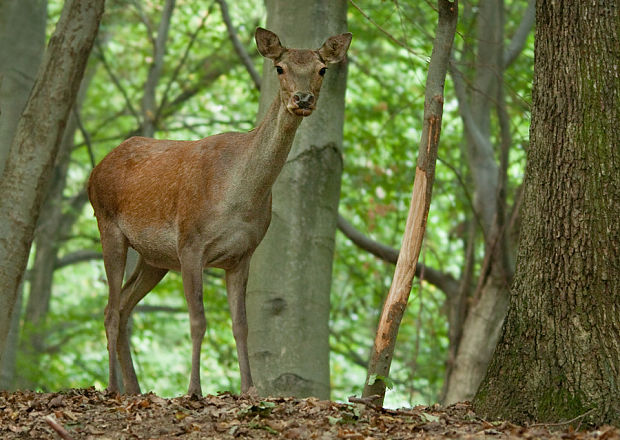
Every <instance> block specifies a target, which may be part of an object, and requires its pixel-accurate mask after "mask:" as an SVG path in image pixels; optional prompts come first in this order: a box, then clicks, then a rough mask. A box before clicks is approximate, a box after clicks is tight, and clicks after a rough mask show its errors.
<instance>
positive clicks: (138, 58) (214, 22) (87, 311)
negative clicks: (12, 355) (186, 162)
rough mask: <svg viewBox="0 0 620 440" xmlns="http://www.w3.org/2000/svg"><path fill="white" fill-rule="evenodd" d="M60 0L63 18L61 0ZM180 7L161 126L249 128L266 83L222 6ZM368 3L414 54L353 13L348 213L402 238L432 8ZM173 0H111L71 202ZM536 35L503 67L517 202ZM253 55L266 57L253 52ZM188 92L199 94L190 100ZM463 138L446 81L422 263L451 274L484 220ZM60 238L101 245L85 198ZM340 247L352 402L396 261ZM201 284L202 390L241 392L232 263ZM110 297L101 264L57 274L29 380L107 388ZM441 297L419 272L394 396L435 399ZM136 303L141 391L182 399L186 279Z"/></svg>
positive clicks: (136, 107) (53, 386)
mask: <svg viewBox="0 0 620 440" xmlns="http://www.w3.org/2000/svg"><path fill="white" fill-rule="evenodd" d="M49 3H50V12H51V15H50V17H51V20H53V19H54V17H55V16H57V14H58V13H59V10H60V5H61V3H62V2H60V1H59V0H50V2H49ZM176 3H177V6H176V8H175V11H174V14H173V18H172V24H171V31H170V38H169V42H168V46H167V53H166V58H165V63H164V70H163V77H162V79H161V81H160V83H159V85H158V87H157V97H158V100H159V102H161V100H162V99H164V97H165V100H166V102H167V103H168V105H167V106H164V107H163V108H162V111H161V115H160V120H159V122H158V130H157V132H156V137H159V138H178V139H195V138H199V137H204V136H207V135H210V134H214V133H218V132H222V131H229V130H249V129H251V128H252V127H253V125H254V118H255V115H256V111H257V108H258V97H259V93H258V91H257V90H255V89H254V87H253V85H252V84H251V81H250V80H249V77H248V75H247V72H246V71H245V69H244V67H243V66H242V65H241V63H240V62H239V61H238V59H237V57H236V55H235V54H234V51H233V49H232V46H231V44H230V42H229V41H228V36H227V33H226V28H225V26H224V24H223V22H222V20H221V16H220V12H219V10H218V9H217V8H214V7H211V6H210V5H211V3H210V2H195V1H190V0H177V2H176ZM229 3H230V5H229V6H230V9H231V11H230V12H231V15H232V17H233V21H234V22H235V25H236V26H237V30H238V32H239V36H240V38H241V40H242V41H243V42H244V43H245V45H246V47H247V48H248V51H249V52H250V54H252V55H254V54H255V53H256V52H255V49H254V44H253V40H252V34H253V30H254V28H255V26H256V25H257V24H261V23H262V24H264V23H265V16H264V14H265V13H264V9H263V7H262V5H261V2H229ZM357 3H358V4H359V6H360V7H361V8H362V9H363V10H364V11H365V12H366V13H368V14H369V15H370V16H371V17H372V18H373V20H375V21H376V22H377V23H378V24H380V25H381V26H382V27H383V28H384V29H386V30H387V31H388V32H390V33H391V34H393V36H394V37H395V38H396V39H398V40H400V41H403V42H404V43H405V44H406V45H407V46H408V47H409V48H410V50H407V49H405V48H403V47H400V46H397V45H396V44H394V43H393V42H391V41H389V39H388V38H386V37H385V35H384V34H383V33H382V32H381V31H379V30H378V29H377V27H376V26H374V25H373V24H371V23H370V22H368V21H367V20H366V19H365V18H364V17H362V15H361V14H360V13H359V12H358V11H357V10H355V9H354V8H350V10H349V29H350V30H351V32H353V35H354V39H353V44H352V46H351V49H350V63H349V77H348V83H347V87H348V88H347V98H346V102H347V110H346V119H345V120H346V123H345V127H344V145H343V154H344V173H343V181H342V192H341V205H340V212H341V214H342V215H343V216H344V217H346V218H347V220H349V221H350V222H351V223H352V224H353V225H355V226H356V227H357V228H358V229H359V230H361V231H363V232H364V233H366V234H369V235H370V236H371V237H372V238H374V239H376V240H378V241H380V242H382V243H385V244H388V245H390V246H393V247H395V248H398V247H399V246H400V238H401V237H402V233H403V228H404V224H405V219H406V215H407V210H408V204H409V199H410V196H411V188H412V184H413V176H414V172H415V164H416V155H417V145H418V142H419V136H420V133H421V129H422V115H423V105H424V85H425V78H426V68H427V61H428V57H429V56H430V52H431V49H432V36H433V35H434V28H435V24H436V15H435V11H433V10H432V8H431V7H430V6H429V4H428V3H425V2H398V1H396V0H394V1H383V2H372V1H370V0H367V1H361V0H360V1H358V2H357ZM512 3H513V2H507V4H508V7H507V27H508V29H509V31H510V29H514V28H515V27H516V24H517V23H518V20H519V19H520V16H519V13H520V9H518V8H515V7H514V6H513V5H512ZM514 3H518V2H514ZM162 4H163V1H154V2H144V1H124V0H112V1H109V2H108V5H107V10H106V15H105V18H104V20H103V23H102V27H101V30H100V34H99V43H98V45H97V47H96V48H95V49H94V50H93V56H92V59H91V62H90V67H89V68H90V69H93V70H94V75H93V79H92V81H91V83H90V86H89V87H88V93H87V97H86V101H85V103H84V105H83V107H82V109H81V111H80V119H81V123H82V124H83V126H84V128H85V130H86V132H87V133H88V139H87V138H85V137H84V136H83V135H82V134H81V133H78V134H77V135H76V148H75V150H74V152H73V154H72V162H71V167H70V171H69V179H68V182H67V187H66V190H65V196H66V198H67V206H69V204H68V202H69V201H70V200H71V198H73V197H74V196H75V195H76V194H78V193H79V192H80V191H82V190H83V188H84V185H85V181H86V179H87V178H88V175H89V173H90V170H91V169H92V164H91V159H94V160H95V161H96V162H98V161H99V160H101V158H102V157H103V156H104V155H105V154H107V153H108V152H109V151H110V150H111V149H112V148H114V147H115V146H116V145H118V144H119V143H120V142H121V141H122V140H123V139H125V138H126V137H128V136H130V135H132V134H136V133H139V130H140V121H141V114H140V111H141V110H140V102H141V99H142V95H143V85H144V82H145V80H146V77H147V73H148V68H149V64H150V61H151V60H152V56H153V53H152V46H151V41H150V39H149V29H153V30H156V29H157V24H158V22H159V16H160V13H161V8H162ZM136 5H140V7H137V6H136ZM513 9H515V10H514V11H513ZM205 16H206V19H205V21H204V25H203V26H202V27H201V28H200V29H199V27H200V25H201V23H202V22H203V18H204V17H205ZM471 28H472V25H471V22H467V21H466V20H465V21H462V23H461V24H460V26H459V31H460V37H459V38H460V39H459V41H457V43H456V46H457V48H459V50H465V49H466V48H467V45H475V43H476V41H475V37H472V36H471ZM194 35H195V39H194V41H193V42H192V38H194ZM190 44H191V47H190ZM528 44H529V46H528V48H527V49H526V52H525V56H524V57H522V58H520V59H519V60H517V62H515V63H514V64H513V65H512V66H511V67H510V69H509V70H508V71H507V74H506V81H507V88H508V95H509V102H508V111H509V113H510V117H511V124H512V126H511V129H512V131H513V136H514V139H515V141H516V143H517V145H516V146H515V147H516V148H513V149H512V150H511V156H510V161H511V163H510V182H509V183H510V185H509V186H510V188H509V197H510V198H511V199H512V198H513V197H514V189H515V188H516V187H517V185H519V183H520V179H521V175H522V173H523V162H524V157H525V150H526V147H527V142H528V131H527V127H528V118H529V113H528V111H529V110H528V101H529V85H530V81H531V79H530V78H531V57H532V41H531V40H530V41H529V42H528ZM188 48H189V49H188ZM464 48H465V49H464ZM103 59H105V62H104V61H103ZM465 59H467V57H465ZM255 63H256V67H257V68H259V66H260V60H259V59H258V57H256V58H255ZM121 89H122V92H121ZM187 95H191V96H190V97H188V98H187V99H184V97H186V96H187ZM524 97H526V98H524ZM129 103H130V104H129ZM172 103H176V104H174V105H173V104H172ZM494 124H495V122H494ZM463 143H464V135H463V128H462V125H461V121H460V117H459V114H458V105H457V102H456V99H455V97H454V93H453V91H452V86H451V83H450V82H449V81H448V82H447V90H446V101H445V113H444V121H443V130H442V134H441V143H440V150H439V158H440V160H439V163H438V165H437V170H436V182H435V187H434V192H433V202H432V206H431V210H430V216H429V221H428V230H427V234H426V239H425V243H424V246H423V249H422V254H421V261H422V262H424V263H425V264H427V265H429V266H431V267H434V268H436V269H439V270H442V271H444V272H447V273H450V274H452V275H453V276H454V277H456V278H458V277H459V276H460V274H461V272H462V266H463V264H464V249H465V247H466V242H465V239H466V237H465V235H466V234H465V233H464V232H463V231H465V230H466V229H467V228H464V225H466V224H468V222H471V221H473V220H472V212H471V211H472V209H471V199H472V194H471V191H472V190H471V187H470V185H469V181H470V176H469V170H468V167H467V162H466V160H465V158H464V153H463ZM91 155H92V158H91ZM64 209H69V208H64ZM59 239H60V240H62V245H61V248H60V256H61V257H62V256H63V255H67V254H70V253H72V252H74V251H78V250H84V249H89V250H100V245H99V242H98V231H97V226H96V222H95V219H94V217H93V215H92V209H91V208H90V206H84V207H83V208H82V209H81V215H80V216H79V218H78V220H77V222H76V223H75V224H74V225H73V227H72V229H71V232H70V236H68V237H59ZM477 249H478V256H479V257H480V256H481V255H482V252H483V248H482V245H481V244H478V245H477ZM335 252H336V254H335V261H334V269H333V284H332V285H333V289H332V291H333V294H332V305H331V307H332V308H331V321H330V326H331V340H330V343H331V346H332V355H331V373H332V383H331V386H332V398H333V399H335V400H343V401H344V400H346V399H347V397H348V396H350V395H351V394H358V395H359V394H361V391H362V388H363V385H364V381H365V378H366V365H367V356H368V353H369V350H370V348H371V346H372V342H373V339H374V332H375V328H376V323H377V320H378V317H379V313H380V309H381V306H382V303H383V299H384V297H385V295H386V294H387V292H388V289H389V286H390V284H391V280H392V274H393V269H394V267H393V265H391V264H388V263H385V262H383V261H380V260H378V259H377V258H375V257H374V256H372V255H370V254H368V253H366V252H365V251H362V250H360V249H359V248H357V247H356V246H355V245H353V244H352V243H351V242H350V241H349V240H348V239H346V238H345V237H344V236H343V235H342V234H340V233H338V235H337V237H336V251H335ZM204 287H205V294H204V298H205V310H206V314H207V324H208V329H207V335H206V338H205V343H204V344H203V350H202V367H203V369H202V379H203V389H204V390H205V391H206V392H210V393H214V392H216V391H220V390H230V391H233V392H238V389H239V377H238V376H239V374H238V366H237V361H236V350H235V345H234V340H233V337H232V331H231V325H230V318H229V314H228V306H227V302H226V297H225V290H224V286H223V279H222V273H221V272H215V271H214V272H213V273H211V272H210V273H209V275H207V276H206V277H205V286H204ZM25 290H26V291H27V290H28V289H27V286H26V289H25ZM106 300H107V286H106V283H105V274H104V271H103V265H102V263H101V261H90V262H86V263H80V264H79V265H72V266H69V267H66V268H63V269H61V270H57V271H56V273H55V275H54V287H53V297H52V301H51V305H50V313H49V316H48V318H47V321H46V324H45V328H44V329H42V331H43V332H44V333H45V334H46V335H47V338H46V348H45V350H44V351H43V355H42V358H41V363H40V364H39V365H37V366H36V367H35V368H34V369H33V368H30V367H29V365H30V363H29V360H30V358H29V356H28V354H27V353H21V354H20V358H19V367H18V374H19V376H20V380H21V381H23V382H24V383H30V384H36V387H37V388H39V389H42V390H57V389H61V388H67V387H88V386H91V385H93V384H95V386H97V387H98V388H103V387H105V385H106V383H107V351H106V339H105V332H104V328H103V310H104V307H105V304H106ZM445 300H446V299H445V295H444V293H443V292H441V291H440V290H438V289H437V288H435V287H434V286H432V285H430V284H429V283H427V282H425V281H422V282H421V283H420V282H419V281H416V284H415V285H414V288H413V292H412V294H411V298H410V303H409V308H408V311H407V313H406V314H405V316H404V318H403V321H402V324H401V330H400V333H399V335H398V341H397V344H396V352H395V356H394V362H393V364H392V369H391V372H390V378H389V379H388V378H381V379H382V380H385V381H388V382H390V383H393V385H394V388H393V391H391V392H390V393H388V395H387V400H386V403H387V404H388V405H393V406H394V405H414V404H418V403H431V402H435V401H437V399H438V396H439V394H440V391H441V387H442V384H443V377H444V372H445V363H446V358H447V349H448V323H447V318H446V315H445ZM141 305H144V306H146V307H144V308H142V309H138V311H137V313H135V314H134V318H133V336H132V343H133V351H134V363H135V366H136V369H137V373H138V376H139V378H140V383H141V386H142V391H155V392H156V393H157V394H159V395H163V396H173V395H179V394H182V393H184V392H185V391H186V389H187V384H188V380H189V371H190V360H191V340H190V337H189V318H188V315H187V311H186V304H185V301H184V299H183V294H182V283H181V279H180V275H178V274H175V273H170V274H168V275H167V276H166V277H165V279H164V281H163V282H162V283H160V285H159V286H158V287H157V288H156V289H155V290H154V292H153V293H151V294H150V295H148V296H147V297H146V298H145V299H144V300H143V302H142V303H141ZM149 306H150V308H149ZM155 310H157V311H155ZM37 331H41V329H37ZM259 410H260V408H259V409H257V410H256V411H259Z"/></svg>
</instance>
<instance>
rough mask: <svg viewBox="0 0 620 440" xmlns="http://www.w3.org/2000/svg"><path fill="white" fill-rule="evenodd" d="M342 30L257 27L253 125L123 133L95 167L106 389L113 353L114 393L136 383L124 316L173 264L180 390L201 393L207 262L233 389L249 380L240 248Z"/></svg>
mask: <svg viewBox="0 0 620 440" xmlns="http://www.w3.org/2000/svg"><path fill="white" fill-rule="evenodd" d="M351 38H352V35H351V34H350V33H344V34H340V35H335V36H332V37H329V38H328V39H327V40H326V41H325V43H324V44H323V45H322V46H321V47H320V48H319V49H317V50H310V49H289V48H286V47H285V46H283V45H282V43H281V42H280V39H279V37H278V36H277V35H276V34H275V33H273V32H271V31H269V30H267V29H264V28H261V27H258V28H257V29H256V32H255V40H256V45H257V48H258V51H259V53H260V54H261V55H262V56H263V57H265V58H267V59H270V60H272V61H273V65H274V70H275V73H276V74H277V77H278V79H279V92H278V93H277V95H276V97H275V99H274V100H273V103H272V104H271V106H270V107H269V109H268V110H267V112H266V114H265V116H264V118H263V119H262V121H261V122H260V123H259V124H258V126H257V127H256V128H254V129H253V130H251V131H249V132H245V133H241V132H226V133H221V134H216V135H213V136H208V137H206V138H203V139H200V140H193V141H191V140H157V139H152V138H145V137H137V136H135V137H131V138H129V139H127V140H125V141H123V142H122V143H121V144H120V145H118V146H117V147H116V148H114V149H113V150H112V151H111V152H110V153H108V155H107V156H105V157H104V158H103V159H102V160H101V162H100V163H99V164H98V165H97V166H96V167H95V168H94V169H93V171H92V173H91V175H90V178H89V181H88V197H89V199H90V202H91V204H92V206H93V210H94V214H95V217H96V219H97V225H98V229H99V233H100V236H101V247H102V254H103V263H104V268H105V272H106V277H107V281H108V291H109V296H108V303H107V306H106V308H105V312H104V326H105V332H106V338H107V349H108V363H109V381H108V387H107V391H108V392H109V393H118V392H119V386H118V378H117V361H118V364H119V365H120V370H121V374H122V380H123V386H124V392H125V393H127V394H140V385H139V383H138V379H137V376H136V372H135V369H134V366H133V361H132V357H131V350H130V342H129V333H128V328H127V324H128V320H129V318H130V315H131V312H132V310H133V309H134V307H135V306H136V305H137V304H138V303H139V302H140V300H141V299H142V298H144V296H146V294H147V293H149V292H150V291H151V290H152V289H153V288H154V287H155V286H156V285H157V284H158V283H159V281H161V279H162V278H163V277H164V275H165V274H166V273H167V272H168V271H170V270H173V271H180V272H181V278H182V281H183V293H184V296H185V300H186V302H187V308H188V312H189V320H190V336H191V340H192V364H191V373H190V381H189V388H188V394H189V395H191V396H201V395H202V388H201V384H200V351H201V345H202V340H203V338H204V334H205V331H206V319H205V314H204V304H203V288H202V278H203V270H204V269H205V268H207V267H215V268H220V269H223V270H224V271H225V282H226V292H227V298H228V305H229V309H230V315H231V319H232V332H233V337H234V339H235V343H236V348H237V357H238V362H239V370H240V375H241V392H242V393H247V392H248V391H249V390H250V389H251V388H252V387H253V381H252V374H251V371H250V362H249V357H248V347H247V336H248V323H247V318H246V305H245V295H246V285H247V280H248V272H249V265H250V259H251V257H252V254H253V252H254V250H255V249H256V247H257V246H258V244H259V243H260V242H261V240H262V239H263V237H264V236H265V233H266V232H267V228H268V227H269V223H270V222H271V198H272V195H271V189H272V186H273V184H274V182H275V180H276V178H277V177H278V175H279V174H280V171H281V170H282V168H283V166H284V164H285V162H286V159H287V156H288V154H289V151H290V149H291V146H292V143H293V139H294V137H295V133H296V131H297V128H298V127H299V125H300V123H301V121H302V119H303V118H305V117H308V116H310V115H311V114H312V112H313V111H314V110H315V109H316V105H317V101H318V98H319V91H320V89H321V84H322V81H323V77H324V75H325V74H326V71H327V68H328V65H329V64H334V63H339V62H342V61H343V60H344V59H345V57H346V53H347V50H348V48H349V45H350V43H351ZM129 247H131V248H133V249H134V250H136V251H137V253H138V262H137V264H136V267H135V269H134V271H133V273H132V274H131V275H130V276H129V278H128V279H127V281H126V282H125V284H123V275H124V272H125V265H126V257H127V251H128V248H129Z"/></svg>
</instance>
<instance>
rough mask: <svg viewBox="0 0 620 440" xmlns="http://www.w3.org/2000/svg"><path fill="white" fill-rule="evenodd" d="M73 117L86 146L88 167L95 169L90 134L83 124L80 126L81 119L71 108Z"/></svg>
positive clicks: (77, 112)
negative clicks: (88, 159) (88, 160)
mask: <svg viewBox="0 0 620 440" xmlns="http://www.w3.org/2000/svg"><path fill="white" fill-rule="evenodd" d="M72 110H73V116H74V117H75V122H76V123H77V126H78V129H79V130H80V133H82V137H83V138H84V143H85V144H86V150H87V151H88V157H89V158H90V165H91V167H92V168H95V162H96V160H95V153H94V152H93V145H92V143H91V141H90V134H88V131H86V128H85V127H84V124H82V117H81V116H80V112H79V111H78V109H77V108H76V106H73V109H72Z"/></svg>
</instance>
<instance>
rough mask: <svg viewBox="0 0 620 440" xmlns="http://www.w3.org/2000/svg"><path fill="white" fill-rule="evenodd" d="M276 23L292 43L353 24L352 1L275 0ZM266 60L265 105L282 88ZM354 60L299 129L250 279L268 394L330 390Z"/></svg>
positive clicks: (329, 80)
mask: <svg viewBox="0 0 620 440" xmlns="http://www.w3.org/2000/svg"><path fill="white" fill-rule="evenodd" d="M266 5H267V27H268V28H269V29H270V30H273V31H274V32H276V33H277V34H278V35H279V36H280V37H281V38H282V42H283V44H284V45H286V46H288V47H300V48H315V49H316V48H319V47H320V46H321V44H322V43H323V42H324V40H325V39H327V37H329V36H331V35H336V34H340V33H343V32H346V29H347V22H346V12H347V2H346V1H345V0H318V1H312V2H300V1H295V2H291V1H289V0H267V1H266ZM272 70H273V65H272V64H270V63H266V64H265V65H264V74H263V86H262V91H261V113H262V112H264V111H265V109H266V106H267V105H268V103H270V102H271V100H272V99H273V97H274V94H275V92H276V90H277V85H276V83H275V81H276V78H275V75H273V72H272ZM345 83H346V64H342V65H333V66H330V68H329V70H328V71H327V74H326V75H325V81H324V82H323V86H322V89H321V96H320V98H319V102H318V108H317V110H316V112H315V113H314V114H313V115H312V116H310V117H308V118H307V119H305V120H304V121H303V122H302V124H301V126H300V128H299V129H298V130H297V135H296V137H295V142H294V144H293V147H292V149H291V153H290V155H289V159H288V161H287V163H286V165H285V166H284V169H283V170H282V174H281V175H280V177H279V178H278V180H277V181H276V184H275V185H274V188H273V215H272V220H271V226H270V227H269V230H268V232H267V235H266V236H265V239H264V240H263V242H262V243H261V244H260V246H259V247H258V249H257V250H256V252H255V255H254V257H253V259H252V265H251V270H250V278H249V282H248V293H247V302H248V323H249V337H248V345H249V352H250V353H249V354H250V364H251V367H252V375H253V377H254V382H255V384H256V386H257V388H258V390H259V392H260V393H261V394H266V395H269V394H278V395H295V396H300V397H302V396H310V395H312V396H317V397H320V398H324V399H326V398H329V394H330V386H329V325H328V322H329V308H330V299H329V295H330V288H331V272H332V260H333V252H334V237H335V231H336V222H337V216H338V200H339V197H340V178H341V173H342V151H341V148H342V127H343V122H344V93H345Z"/></svg>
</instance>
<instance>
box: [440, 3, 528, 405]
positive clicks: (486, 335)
mask: <svg viewBox="0 0 620 440" xmlns="http://www.w3.org/2000/svg"><path fill="white" fill-rule="evenodd" d="M533 13H534V2H533V1H530V2H529V4H528V7H527V8H526V10H525V12H524V16H523V18H522V23H521V25H520V26H519V28H518V31H517V32H516V33H515V35H514V37H513V40H512V42H511V44H510V45H509V46H508V48H507V49H506V51H504V45H503V41H504V2H503V1H497V0H480V2H479V4H478V13H477V40H478V48H477V53H476V69H475V72H474V80H473V84H472V90H471V92H470V93H469V94H467V93H466V91H465V90H464V85H465V84H464V81H463V79H462V78H460V76H459V75H458V74H454V72H453V75H452V77H453V80H454V83H455V90H456V94H457V96H458V100H459V111H460V113H461V117H462V119H463V122H464V126H465V133H466V139H467V159H468V162H469V166H470V169H471V175H472V180H473V183H474V195H475V197H474V208H475V211H476V212H475V213H474V214H475V216H476V217H477V218H476V219H475V220H474V221H476V223H478V224H479V225H480V227H481V230H482V233H483V236H484V239H485V247H486V251H485V258H484V261H483V262H482V265H481V266H482V267H481V273H480V274H478V277H477V278H478V279H477V280H476V283H477V284H478V287H474V291H473V292H472V293H473V296H471V294H470V298H464V301H461V303H460V304H458V306H460V307H464V306H467V305H469V306H468V308H467V310H466V313H463V311H461V310H458V311H451V313H452V315H456V316H464V319H463V320H462V322H451V323H450V324H451V326H453V325H455V326H460V328H455V329H453V328H451V332H450V334H451V338H453V339H456V340H451V341H450V345H451V359H450V363H449V365H448V369H447V373H446V382H445V385H444V390H443V393H442V398H441V401H442V403H443V404H444V405H448V404H452V403H455V402H459V401H464V400H471V399H472V398H473V396H474V394H475V393H476V390H477V389H478V386H479V384H480V382H481V381H482V378H483V377H484V374H485V372H486V369H487V366H488V363H489V361H490V359H491V356H492V354H493V351H494V350H495V346H496V344H497V340H498V338H499V335H500V331H501V328H502V324H503V322H504V318H505V316H506V311H507V308H508V289H509V286H510V281H511V277H512V272H513V264H512V261H511V260H512V251H511V250H510V248H509V246H508V245H507V244H506V233H507V232H506V228H505V225H504V223H505V212H506V211H507V210H508V208H507V206H506V200H505V197H502V196H501V194H502V191H505V188H501V185H504V181H503V179H504V170H503V169H502V168H501V167H500V166H499V165H500V164H498V162H497V160H496V159H495V154H496V150H498V149H499V148H498V147H496V146H494V144H493V141H492V138H493V134H494V132H493V127H492V125H491V116H492V114H493V112H494V111H497V112H498V118H499V117H500V115H499V112H500V111H501V108H502V106H504V105H505V97H504V95H503V92H502V86H503V75H504V68H505V67H506V63H507V62H510V61H512V60H514V59H515V57H516V56H518V54H519V52H520V50H521V49H522V48H523V42H524V41H525V38H526V37H527V34H528V33H529V31H530V29H531V27H532V24H533ZM468 95H469V96H468ZM503 116H504V117H506V115H503ZM506 122H507V121H506ZM498 125H500V126H501V122H500V123H499V124H498ZM498 131H500V130H499V129H498ZM506 131H507V130H506ZM504 136H505V138H506V139H502V142H506V143H507V145H503V146H502V147H503V148H506V149H508V148H510V146H511V145H510V144H511V142H512V140H511V139H510V133H506V132H502V133H497V134H496V136H495V137H496V138H498V139H500V138H502V137H504ZM472 239H474V238H473V236H471V237H470V240H472ZM463 287H464V289H465V291H467V290H469V291H470V292H471V287H469V286H463Z"/></svg>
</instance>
